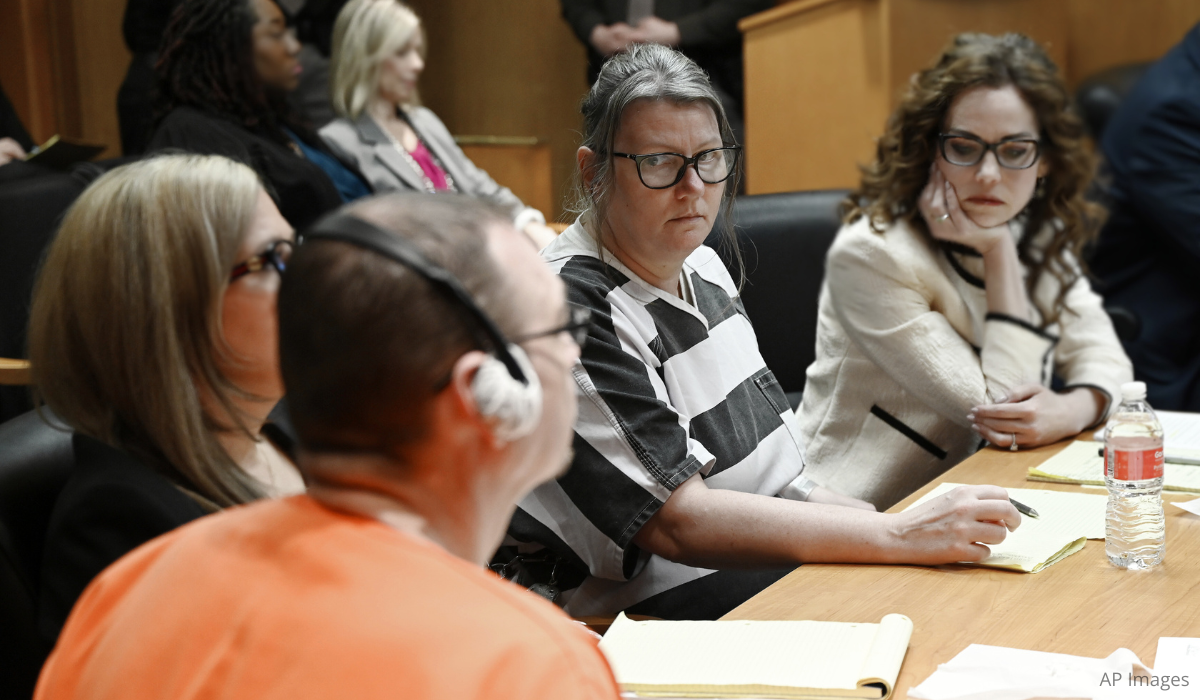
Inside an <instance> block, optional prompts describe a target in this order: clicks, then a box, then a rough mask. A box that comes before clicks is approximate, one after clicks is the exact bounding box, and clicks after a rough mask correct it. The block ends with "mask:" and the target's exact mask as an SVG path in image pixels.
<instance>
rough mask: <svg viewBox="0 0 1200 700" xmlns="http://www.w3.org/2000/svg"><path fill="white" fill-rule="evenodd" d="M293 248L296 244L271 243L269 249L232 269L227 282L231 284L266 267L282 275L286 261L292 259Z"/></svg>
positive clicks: (283, 241) (284, 242)
mask: <svg viewBox="0 0 1200 700" xmlns="http://www.w3.org/2000/svg"><path fill="white" fill-rule="evenodd" d="M295 248H296V244H295V243H293V242H292V241H289V240H286V239H280V240H277V241H273V242H272V243H271V247H270V248H267V249H266V250H264V251H263V252H261V253H259V254H258V255H255V256H252V257H251V258H250V259H248V260H246V261H245V262H243V263H242V264H240V265H238V266H237V267H235V268H233V272H232V273H230V275H229V281H230V282H233V281H235V280H237V279H239V278H241V277H245V276H246V275H248V274H250V273H252V272H258V271H259V270H262V269H264V268H266V267H268V266H270V267H273V268H275V269H276V270H278V271H279V274H281V275H282V274H283V271H284V270H286V269H287V265H288V261H289V260H291V259H292V251H293V250H295Z"/></svg>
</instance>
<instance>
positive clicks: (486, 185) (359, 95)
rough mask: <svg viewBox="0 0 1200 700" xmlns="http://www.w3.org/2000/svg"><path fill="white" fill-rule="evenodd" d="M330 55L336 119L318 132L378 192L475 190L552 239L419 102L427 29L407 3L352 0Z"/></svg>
mask: <svg viewBox="0 0 1200 700" xmlns="http://www.w3.org/2000/svg"><path fill="white" fill-rule="evenodd" d="M330 61H331V62H330V84H331V86H332V92H333V95H332V100H333V109H334V111H335V112H337V114H338V117H339V118H338V119H336V120H334V121H333V122H331V123H330V124H328V125H326V126H325V127H324V128H323V129H321V132H320V134H321V138H322V139H324V140H325V144H326V145H327V146H329V149H330V150H331V151H332V152H333V153H334V154H335V155H337V156H338V158H340V159H341V160H342V162H343V163H345V164H346V165H348V166H350V167H352V168H356V169H357V170H358V172H360V173H362V175H363V177H365V178H366V180H367V182H368V183H369V184H370V185H371V188H372V189H373V190H374V191H375V193H376V194H380V193H384V192H393V191H404V190H411V191H416V192H461V193H463V194H470V195H474V196H476V197H481V198H483V199H486V200H489V201H491V202H492V203H494V204H497V205H499V206H501V207H502V208H504V209H505V210H507V211H508V212H509V213H510V215H511V216H512V217H513V224H514V225H515V226H516V227H517V228H518V229H522V230H524V231H525V233H527V234H529V236H530V237H531V238H532V239H533V240H534V242H535V243H537V245H538V247H539V248H540V247H542V246H543V245H545V244H546V243H549V242H550V241H551V240H553V239H554V232H553V231H551V230H550V229H549V228H547V227H546V217H545V216H544V215H543V214H542V213H541V212H539V211H538V210H536V209H533V208H531V207H527V206H525V205H524V204H522V203H521V200H520V199H518V198H517V196H516V195H514V194H513V193H512V192H511V191H510V190H509V189H508V188H506V187H502V186H501V185H499V184H498V183H497V182H496V181H495V180H493V179H492V178H491V177H490V176H489V175H488V174H487V173H486V172H484V171H483V170H481V169H479V168H477V167H475V164H474V163H472V162H471V160H470V159H469V158H467V156H466V154H465V153H463V152H462V149H461V148H459V147H458V144H456V143H455V142H454V137H453V136H451V135H450V132H449V130H447V129H446V125H445V124H443V123H442V121H441V120H440V119H438V118H437V115H435V114H434V113H433V112H431V111H430V110H428V109H426V108H425V107H422V106H421V104H420V101H419V99H418V96H417V79H418V78H419V77H420V75H421V72H422V71H423V70H425V34H424V32H423V31H422V29H421V21H420V20H419V19H418V18H417V15H416V14H415V13H413V11H412V10H411V9H409V7H408V6H406V5H404V4H403V3H401V2H399V1H398V0H351V1H350V2H349V3H347V4H346V6H345V7H344V8H342V11H341V13H339V14H338V18H337V22H336V23H335V24H334V28H333V50H332V54H331V56H330Z"/></svg>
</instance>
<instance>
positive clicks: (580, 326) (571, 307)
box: [433, 304, 592, 394]
mask: <svg viewBox="0 0 1200 700" xmlns="http://www.w3.org/2000/svg"><path fill="white" fill-rule="evenodd" d="M567 313H568V315H569V316H570V320H568V321H567V322H566V323H564V324H563V325H561V326H558V327H557V328H551V329H550V330H548V331H538V332H536V333H530V334H529V335H523V336H520V337H517V338H513V339H512V340H511V341H510V342H513V343H524V342H525V341H527V340H536V339H538V338H545V337H547V336H552V335H557V334H559V333H570V334H571V340H574V341H575V344H576V345H578V346H579V347H580V348H582V347H583V344H584V343H585V342H587V337H588V329H589V328H591V325H592V310H591V309H589V308H587V307H584V306H578V305H576V304H567ZM453 376H454V372H453V371H450V372H448V373H447V374H446V376H444V377H442V378H441V379H440V380H438V382H437V383H436V384H434V386H433V391H434V393H435V394H436V393H440V392H441V391H442V390H443V389H445V388H446V387H448V386H450V380H451V379H452V378H453Z"/></svg>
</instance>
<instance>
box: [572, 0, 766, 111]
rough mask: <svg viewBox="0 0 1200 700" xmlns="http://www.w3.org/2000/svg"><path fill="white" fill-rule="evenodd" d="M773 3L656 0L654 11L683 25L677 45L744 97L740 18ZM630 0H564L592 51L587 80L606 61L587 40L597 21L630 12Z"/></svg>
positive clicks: (739, 97)
mask: <svg viewBox="0 0 1200 700" xmlns="http://www.w3.org/2000/svg"><path fill="white" fill-rule="evenodd" d="M774 6H775V0H656V2H655V3H654V15H655V16H656V17H659V18H661V19H664V20H667V21H669V22H674V23H675V24H677V25H678V26H679V50H680V51H682V52H683V53H684V54H686V55H687V57H688V58H690V59H692V60H693V61H695V62H696V63H697V64H699V66H700V67H701V68H703V69H704V70H705V72H707V73H708V75H709V78H710V79H711V80H712V82H713V84H714V85H715V86H717V87H718V88H720V89H723V90H725V91H726V92H728V93H729V94H730V95H731V96H733V97H734V99H736V100H737V101H738V102H739V103H740V102H741V100H742V35H741V32H739V31H738V28H737V23H738V20H740V19H741V18H743V17H745V16H747V15H752V14H754V13H755V12H761V11H763V10H768V9H770V8H772V7H774ZM628 12H629V0H562V14H563V18H564V19H565V20H567V24H570V25H571V29H573V30H574V31H575V36H577V37H579V40H580V41H582V42H583V44H584V46H586V47H587V51H588V82H589V83H592V82H595V80H596V76H597V75H598V74H599V73H600V66H602V65H604V61H605V59H604V57H603V56H601V55H600V54H599V53H598V52H597V51H596V50H595V49H593V48H592V45H591V44H590V43H589V42H588V37H590V36H591V34H592V29H594V28H595V27H596V25H597V24H605V25H608V24H614V23H616V22H624V21H626V19H627V18H628Z"/></svg>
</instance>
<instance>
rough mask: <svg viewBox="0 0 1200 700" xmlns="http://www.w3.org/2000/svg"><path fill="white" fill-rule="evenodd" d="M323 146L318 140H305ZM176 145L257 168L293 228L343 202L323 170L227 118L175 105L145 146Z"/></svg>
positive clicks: (172, 146) (300, 228)
mask: <svg viewBox="0 0 1200 700" xmlns="http://www.w3.org/2000/svg"><path fill="white" fill-rule="evenodd" d="M310 145H313V146H314V147H316V148H322V149H323V145H322V144H310ZM163 148H179V149H183V150H185V151H191V152H193V153H204V154H211V155H221V156H227V157H229V158H232V159H234V160H237V161H240V162H242V163H245V164H247V165H249V166H250V167H252V168H254V169H255V170H257V171H258V173H259V174H260V175H261V176H262V178H263V180H265V181H266V182H267V184H268V185H269V186H270V188H269V189H273V190H274V192H272V193H271V197H272V198H273V199H274V200H275V203H276V204H277V205H279V212H280V213H281V214H283V218H285V219H287V220H288V223H290V224H291V225H292V227H293V228H295V229H296V230H297V231H300V230H303V229H304V228H305V227H307V226H308V225H309V224H311V223H313V222H314V221H316V220H317V219H318V218H320V217H321V215H322V214H325V213H326V212H330V211H333V210H334V209H336V208H338V207H339V206H341V204H342V198H341V197H340V196H339V195H338V191H337V188H335V187H334V186H333V183H332V182H330V180H329V177H328V176H327V175H326V174H325V171H323V170H321V168H320V167H318V166H317V165H316V164H314V163H312V162H311V161H309V160H307V159H305V158H303V157H301V156H299V155H296V153H295V152H293V151H292V150H291V149H289V148H287V147H286V146H282V145H280V144H278V143H276V142H274V141H271V140H270V139H267V138H265V137H263V136H259V135H258V134H255V133H252V132H250V131H249V130H248V129H246V128H245V127H243V126H241V125H240V124H236V123H234V122H233V121H231V120H228V119H225V118H222V117H219V116H216V115H212V114H207V113H205V112H201V111H200V110H198V109H195V108H193V107H178V108H176V109H175V110H173V111H172V112H171V113H170V114H168V115H167V116H166V117H165V118H164V119H163V120H162V123H160V124H159V125H158V128H157V129H156V130H155V131H154V137H153V138H151V139H150V146H149V148H148V150H149V151H156V150H159V149H163Z"/></svg>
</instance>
